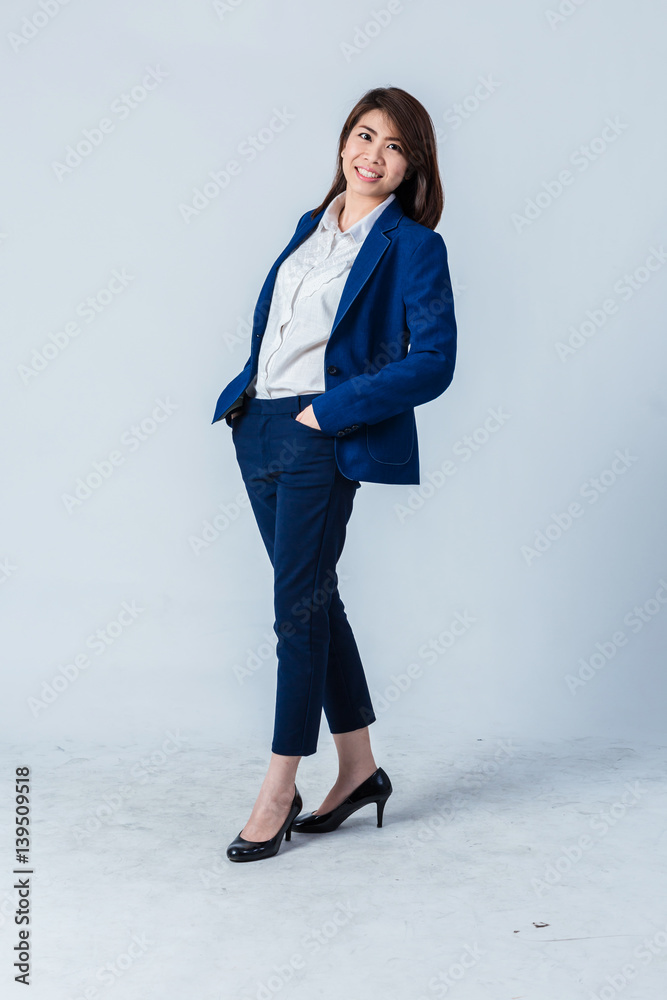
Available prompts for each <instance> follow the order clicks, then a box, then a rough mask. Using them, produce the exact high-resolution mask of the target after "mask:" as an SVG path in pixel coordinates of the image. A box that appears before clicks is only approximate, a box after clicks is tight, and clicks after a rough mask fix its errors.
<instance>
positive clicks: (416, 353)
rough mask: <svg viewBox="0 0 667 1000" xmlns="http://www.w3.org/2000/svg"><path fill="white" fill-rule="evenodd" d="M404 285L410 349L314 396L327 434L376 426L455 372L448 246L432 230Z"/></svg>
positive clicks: (432, 392)
mask: <svg viewBox="0 0 667 1000" xmlns="http://www.w3.org/2000/svg"><path fill="white" fill-rule="evenodd" d="M405 268H406V274H405V280H404V283H403V287H404V291H403V303H404V306H405V321H406V323H407V328H408V331H409V338H410V350H409V351H408V353H407V355H406V357H404V358H402V359H401V360H399V361H390V362H388V363H387V364H386V365H384V366H383V367H382V368H381V369H380V370H379V371H377V372H372V373H364V374H363V375H356V376H354V377H353V378H351V379H348V380H347V381H345V382H342V383H341V384H340V385H337V386H335V388H333V389H329V390H328V391H327V392H324V393H323V394H322V395H321V396H318V397H317V398H316V399H314V400H313V403H312V406H313V412H314V414H315V417H316V419H317V422H318V424H319V425H320V427H321V429H322V430H323V431H324V432H325V433H326V434H336V433H337V432H338V431H339V430H342V429H344V428H349V427H350V425H351V424H363V423H366V424H376V423H378V422H379V421H381V420H386V419H387V418H388V417H393V416H394V415H395V414H397V413H400V412H401V411H403V410H407V409H410V408H411V407H415V406H419V405H420V404H421V403H427V402H428V401H429V400H431V399H435V398H436V397H437V396H439V395H441V393H443V392H444V391H445V389H446V388H447V387H448V386H449V384H450V382H451V381H452V378H453V376H454V366H455V363H456V334H457V328H456V319H455V316H454V297H453V294H452V284H451V279H450V275H449V267H448V262H447V248H446V246H445V241H444V240H443V238H442V236H441V235H440V234H439V233H436V232H434V231H432V230H430V231H429V234H428V235H427V236H426V237H425V238H424V239H423V240H422V241H421V242H420V243H419V244H418V245H417V246H416V247H415V249H414V251H413V252H412V254H411V256H410V258H409V260H408V262H407V264H406V265H405Z"/></svg>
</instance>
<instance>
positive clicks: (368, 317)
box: [213, 198, 456, 484]
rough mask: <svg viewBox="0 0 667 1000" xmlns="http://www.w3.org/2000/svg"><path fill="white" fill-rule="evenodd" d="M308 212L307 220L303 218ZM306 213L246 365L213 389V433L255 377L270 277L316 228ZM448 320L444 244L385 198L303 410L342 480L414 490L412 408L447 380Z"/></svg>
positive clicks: (260, 304)
mask: <svg viewBox="0 0 667 1000" xmlns="http://www.w3.org/2000/svg"><path fill="white" fill-rule="evenodd" d="M311 211H312V210H311ZM323 214H324V210H322V211H321V212H319V213H318V214H317V215H316V216H315V217H314V218H312V219H311V218H310V212H306V213H305V215H302V216H301V218H300V219H299V223H298V225H297V227H296V230H295V232H294V235H293V236H292V239H291V240H290V242H289V243H288V244H287V246H286V247H285V249H284V250H283V252H282V253H281V255H280V256H279V257H278V259H277V260H276V262H275V263H274V265H273V267H272V268H271V270H270V271H269V274H268V276H267V278H266V281H265V282H264V285H263V287H262V290H261V292H260V294H259V299H258V301H257V305H256V307H255V312H254V316H253V327H252V334H251V343H250V357H249V358H248V360H247V362H246V364H245V367H244V369H243V371H242V372H240V373H239V374H238V375H236V377H235V378H233V379H232V380H231V382H229V384H228V385H226V386H225V388H224V389H223V391H222V393H221V395H220V398H219V399H218V403H217V406H216V409H215V415H214V417H213V423H215V422H216V421H218V420H222V418H223V417H224V418H225V419H226V422H227V423H228V424H230V425H231V417H230V416H229V414H230V413H231V412H232V410H235V409H238V408H239V407H240V406H241V405H242V403H243V400H244V390H245V389H246V387H247V386H248V384H249V382H250V381H251V380H252V379H253V378H254V376H255V374H256V373H257V362H258V356H259V347H260V344H261V342H262V335H263V333H264V330H265V328H266V322H267V319H268V315H269V308H270V305H271V296H272V294H273V287H274V284H275V280H276V273H277V271H278V268H279V267H280V265H281V264H282V262H283V261H284V260H285V258H286V257H288V256H289V255H290V254H291V253H292V251H293V250H295V249H296V248H297V247H298V246H299V244H300V243H302V242H303V241H304V240H305V239H306V238H307V237H308V236H310V234H311V233H312V232H313V230H314V229H315V228H316V226H317V224H318V222H319V221H320V219H321V217H322V215H323ZM455 361H456V320H455V318H454V302H453V296H452V286H451V281H450V276H449V268H448V265H447V249H446V247H445V241H444V240H443V238H442V236H440V234H439V233H436V232H435V231H434V230H432V229H429V228H428V227H427V226H422V225H420V224H419V223H418V222H415V221H414V220H413V219H411V218H410V217H409V216H408V215H406V214H405V213H404V212H403V209H402V208H401V205H400V203H399V200H398V198H395V199H394V200H393V201H392V202H391V203H390V204H389V205H388V206H387V207H386V208H385V210H384V211H383V212H381V213H380V215H379V216H378V218H377V220H376V221H375V224H374V225H373V228H372V229H371V231H370V232H369V234H368V236H367V237H366V239H365V240H364V242H363V243H362V245H361V249H360V250H359V252H358V254H357V256H356V257H355V259H354V262H353V264H352V268H351V269H350V273H349V274H348V277H347V280H346V282H345V285H344V287H343V293H342V295H341V299H340V303H339V306H338V310H337V312H336V315H335V317H334V322H333V326H332V328H331V334H330V336H329V339H328V341H327V345H326V349H325V354H324V383H325V391H324V393H323V394H322V395H321V396H318V397H317V398H316V399H314V400H313V403H312V405H313V411H314V413H315V416H316V418H317V422H318V423H319V425H320V427H321V429H322V430H323V432H324V433H325V434H331V435H332V436H333V437H334V439H335V454H336V462H337V465H338V468H339V469H340V471H341V472H342V473H343V475H344V476H346V477H347V478H348V479H358V480H359V481H363V482H371V483H394V484H409V483H414V484H419V482H420V478H419V452H418V447H417V427H416V422H415V414H414V407H415V406H418V405H420V404H421V403H427V402H428V401H429V400H430V399H435V398H436V396H439V395H440V394H441V393H443V392H444V391H445V389H446V388H447V387H448V386H449V384H450V382H451V381H452V377H453V375H454V364H455Z"/></svg>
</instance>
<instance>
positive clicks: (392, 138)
mask: <svg viewBox="0 0 667 1000" xmlns="http://www.w3.org/2000/svg"><path fill="white" fill-rule="evenodd" d="M357 128H363V129H365V130H366V132H372V133H373V135H377V132H376V131H375V129H374V128H371V127H370V125H357ZM385 139H388V140H389V141H390V142H403V140H402V139H399V138H398V136H397V135H386V136H385Z"/></svg>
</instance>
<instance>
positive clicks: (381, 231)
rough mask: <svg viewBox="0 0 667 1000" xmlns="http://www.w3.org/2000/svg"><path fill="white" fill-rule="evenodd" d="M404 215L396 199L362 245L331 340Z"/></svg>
mask: <svg viewBox="0 0 667 1000" xmlns="http://www.w3.org/2000/svg"><path fill="white" fill-rule="evenodd" d="M404 214H405V213H404V212H403V209H402V208H401V206H400V204H399V201H398V198H394V200H393V201H392V203H391V204H390V205H387V207H386V208H385V210H384V211H383V212H382V213H381V214H380V217H379V218H378V219H377V221H376V223H375V225H374V226H373V228H372V229H371V231H370V233H369V234H368V236H367V237H366V239H365V240H364V242H363V243H362V244H361V249H360V250H359V253H358V254H357V256H356V257H355V259H354V262H353V264H352V267H351V269H350V273H349V274H348V276H347V281H346V282H345V284H344V286H343V294H342V295H341V297H340V302H339V303H338V309H337V310H336V315H335V317H334V321H333V326H332V327H331V334H330V339H331V336H333V334H334V332H335V330H336V327H337V326H338V324H339V323H340V321H341V320H342V318H343V316H344V315H345V313H346V312H347V310H348V309H349V308H350V306H351V305H352V303H353V302H354V300H355V298H356V297H357V295H358V294H359V292H360V291H361V289H362V288H363V287H364V285H365V284H366V282H367V281H368V279H369V278H370V276H371V274H372V273H373V271H374V270H375V268H376V267H377V266H378V264H379V263H380V260H381V258H382V255H383V253H384V252H385V250H386V249H387V247H388V246H389V244H390V243H391V236H387V235H385V234H387V233H388V232H389V230H391V229H395V228H396V226H397V225H398V223H399V220H400V219H401V217H402V216H403V215H404Z"/></svg>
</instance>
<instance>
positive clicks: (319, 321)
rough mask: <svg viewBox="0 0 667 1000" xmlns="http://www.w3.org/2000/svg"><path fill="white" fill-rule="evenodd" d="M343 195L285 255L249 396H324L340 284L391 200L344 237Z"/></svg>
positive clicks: (247, 390)
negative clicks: (326, 356) (327, 350)
mask: <svg viewBox="0 0 667 1000" xmlns="http://www.w3.org/2000/svg"><path fill="white" fill-rule="evenodd" d="M345 193H346V192H345V191H342V192H341V193H340V194H339V195H336V197H335V198H334V199H333V200H332V201H331V202H330V203H329V205H328V206H327V208H326V210H325V211H324V214H323V215H322V218H321V219H320V221H319V224H318V226H317V228H316V229H315V231H314V232H313V233H311V235H310V236H309V237H308V239H307V240H305V241H304V242H303V243H302V244H301V245H300V246H299V247H297V248H296V250H294V251H293V252H292V253H291V254H290V255H289V257H287V258H286V259H285V260H284V261H283V262H282V264H281V265H280V267H279V268H278V273H277V275H276V282H275V285H274V289H273V296H272V298H271V307H270V309H269V316H268V319H267V321H266V330H265V331H264V336H263V337H262V343H261V345H260V350H259V359H258V369H257V374H256V375H255V377H254V378H253V380H252V381H251V382H250V384H249V385H248V386H247V388H246V393H247V395H248V396H257V397H258V398H259V399H275V398H277V397H279V396H292V395H297V394H301V393H308V392H324V390H325V384H324V351H325V348H326V345H327V341H328V339H329V335H330V333H331V328H332V326H333V322H334V319H335V317H336V312H337V310H338V305H339V302H340V297H341V295H342V293H343V286H344V285H345V282H346V281H347V277H348V274H349V272H350V270H351V268H352V264H353V263H354V259H355V257H356V256H357V254H358V253H359V250H360V249H361V244H362V243H363V241H364V240H365V238H366V237H367V236H368V234H369V232H370V231H371V229H372V227H373V225H374V224H375V222H376V220H377V218H378V216H379V215H380V214H381V213H382V212H383V211H384V209H385V208H386V207H387V206H388V205H389V204H390V203H391V202H392V201H393V200H394V198H395V197H396V195H395V194H394V192H393V191H392V192H391V194H389V195H388V196H387V197H386V198H385V200H384V201H383V202H381V203H380V204H379V205H377V206H376V207H375V208H374V209H373V210H372V211H371V212H369V213H368V215H365V216H364V217H363V219H359V221H358V222H355V223H354V225H353V226H350V228H349V229H347V230H346V231H345V232H344V233H342V232H341V231H340V229H339V228H338V216H339V214H340V212H341V210H342V208H343V207H344V205H345Z"/></svg>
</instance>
